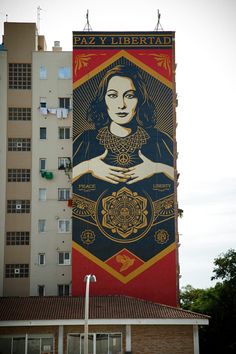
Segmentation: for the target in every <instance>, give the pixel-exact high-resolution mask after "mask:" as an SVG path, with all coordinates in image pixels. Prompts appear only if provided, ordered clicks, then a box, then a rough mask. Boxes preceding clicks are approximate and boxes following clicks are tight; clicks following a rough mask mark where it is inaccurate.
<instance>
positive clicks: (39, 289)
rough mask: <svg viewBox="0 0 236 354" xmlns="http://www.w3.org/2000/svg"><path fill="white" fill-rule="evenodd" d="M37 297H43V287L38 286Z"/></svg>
mask: <svg viewBox="0 0 236 354" xmlns="http://www.w3.org/2000/svg"><path fill="white" fill-rule="evenodd" d="M38 296H45V285H38Z"/></svg>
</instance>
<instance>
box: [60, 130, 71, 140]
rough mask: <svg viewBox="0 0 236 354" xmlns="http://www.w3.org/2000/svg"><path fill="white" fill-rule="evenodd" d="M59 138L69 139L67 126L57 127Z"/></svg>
mask: <svg viewBox="0 0 236 354" xmlns="http://www.w3.org/2000/svg"><path fill="white" fill-rule="evenodd" d="M58 137H59V139H70V128H69V127H59V128H58Z"/></svg>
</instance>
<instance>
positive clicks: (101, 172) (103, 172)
mask: <svg viewBox="0 0 236 354" xmlns="http://www.w3.org/2000/svg"><path fill="white" fill-rule="evenodd" d="M107 153H108V151H107V150H105V152H104V153H103V154H102V155H100V156H97V157H94V158H93V159H91V160H89V161H88V172H90V173H91V174H92V175H93V176H94V177H96V178H99V179H102V180H103V181H106V182H110V183H113V184H118V183H119V182H126V181H127V179H128V178H129V176H126V174H125V173H126V172H127V171H128V169H127V168H124V167H117V166H111V165H108V164H106V163H105V162H104V161H103V160H104V159H105V157H106V156H107Z"/></svg>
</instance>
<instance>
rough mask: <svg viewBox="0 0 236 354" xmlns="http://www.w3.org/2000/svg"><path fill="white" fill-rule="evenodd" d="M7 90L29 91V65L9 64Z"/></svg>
mask: <svg viewBox="0 0 236 354" xmlns="http://www.w3.org/2000/svg"><path fill="white" fill-rule="evenodd" d="M9 89H20V90H30V89H31V64H9Z"/></svg>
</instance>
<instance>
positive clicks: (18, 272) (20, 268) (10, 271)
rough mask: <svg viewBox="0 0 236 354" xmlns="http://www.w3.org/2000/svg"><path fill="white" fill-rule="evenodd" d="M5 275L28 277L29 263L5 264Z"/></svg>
mask: <svg viewBox="0 0 236 354" xmlns="http://www.w3.org/2000/svg"><path fill="white" fill-rule="evenodd" d="M5 277H6V278H28V277H29V264H6V266H5Z"/></svg>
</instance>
